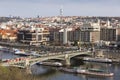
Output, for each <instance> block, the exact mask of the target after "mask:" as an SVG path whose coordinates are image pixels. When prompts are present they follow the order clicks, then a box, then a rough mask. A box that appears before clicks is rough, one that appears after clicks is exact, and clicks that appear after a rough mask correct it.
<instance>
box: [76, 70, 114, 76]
mask: <svg viewBox="0 0 120 80" xmlns="http://www.w3.org/2000/svg"><path fill="white" fill-rule="evenodd" d="M76 72H77V73H79V74H85V75H94V76H103V77H112V76H113V75H114V73H111V72H105V71H104V70H101V69H77V71H76Z"/></svg>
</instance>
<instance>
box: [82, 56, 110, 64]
mask: <svg viewBox="0 0 120 80" xmlns="http://www.w3.org/2000/svg"><path fill="white" fill-rule="evenodd" d="M83 60H84V61H90V62H101V63H112V60H111V59H108V58H90V57H84V58H83Z"/></svg>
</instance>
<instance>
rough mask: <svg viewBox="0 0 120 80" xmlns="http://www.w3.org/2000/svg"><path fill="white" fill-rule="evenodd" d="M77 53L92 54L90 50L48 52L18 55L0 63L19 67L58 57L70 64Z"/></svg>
mask: <svg viewBox="0 0 120 80" xmlns="http://www.w3.org/2000/svg"><path fill="white" fill-rule="evenodd" d="M78 55H92V52H90V51H69V52H68V51H66V52H64V53H62V52H60V53H49V54H42V55H41V56H39V57H20V58H16V59H11V60H8V61H6V62H3V63H1V64H0V65H1V66H15V67H20V68H26V67H28V66H29V67H30V66H32V65H34V64H36V63H38V62H42V61H46V60H50V59H59V60H65V62H66V65H70V59H71V58H72V57H75V56H78Z"/></svg>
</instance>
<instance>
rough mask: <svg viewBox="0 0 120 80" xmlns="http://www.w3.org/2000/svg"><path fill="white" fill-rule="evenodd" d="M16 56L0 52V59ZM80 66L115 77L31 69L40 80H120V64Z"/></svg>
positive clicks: (41, 68) (46, 67) (53, 68)
mask: <svg viewBox="0 0 120 80" xmlns="http://www.w3.org/2000/svg"><path fill="white" fill-rule="evenodd" d="M16 57H19V56H16V55H14V54H12V53H3V52H0V59H10V58H16ZM79 66H89V67H96V68H101V69H104V70H108V71H110V72H113V73H114V76H113V77H98V76H89V75H82V74H73V73H67V72H61V71H59V70H57V68H55V67H50V66H42V65H41V66H40V65H33V66H32V67H31V70H32V73H33V75H35V77H38V78H39V79H40V80H41V79H42V80H119V79H120V64H104V63H90V62H84V63H83V64H82V65H79ZM79 66H77V67H79Z"/></svg>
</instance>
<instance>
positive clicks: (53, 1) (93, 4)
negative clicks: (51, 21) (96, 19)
mask: <svg viewBox="0 0 120 80" xmlns="http://www.w3.org/2000/svg"><path fill="white" fill-rule="evenodd" d="M61 5H62V6H63V15H64V16H120V0H0V16H9V15H12V16H21V17H36V16H37V15H39V16H58V15H59V10H60V6H61Z"/></svg>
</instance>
